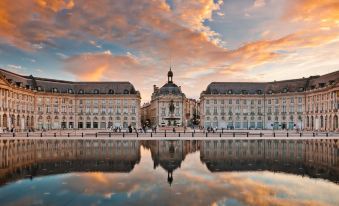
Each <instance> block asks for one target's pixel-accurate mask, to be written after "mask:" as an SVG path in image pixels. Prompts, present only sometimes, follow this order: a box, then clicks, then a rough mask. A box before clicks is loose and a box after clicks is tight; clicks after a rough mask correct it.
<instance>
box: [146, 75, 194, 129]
mask: <svg viewBox="0 0 339 206" xmlns="http://www.w3.org/2000/svg"><path fill="white" fill-rule="evenodd" d="M167 78H168V79H167V83H166V84H164V85H163V86H162V87H161V88H158V87H157V86H156V85H154V86H153V93H152V97H151V101H150V102H149V103H147V104H145V105H144V106H143V107H142V108H141V110H142V112H141V113H142V115H143V116H142V117H141V118H142V119H143V121H145V122H149V123H150V125H151V126H152V127H155V126H163V127H164V126H186V125H187V119H186V116H187V114H186V113H185V111H186V110H185V105H186V101H187V99H186V96H185V94H184V93H183V92H182V91H181V87H180V86H177V85H176V84H175V83H174V82H173V72H172V70H171V69H170V70H169V71H168V73H167Z"/></svg>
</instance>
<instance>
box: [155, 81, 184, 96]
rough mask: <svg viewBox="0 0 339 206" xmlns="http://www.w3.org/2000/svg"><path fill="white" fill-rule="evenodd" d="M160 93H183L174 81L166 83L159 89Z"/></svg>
mask: <svg viewBox="0 0 339 206" xmlns="http://www.w3.org/2000/svg"><path fill="white" fill-rule="evenodd" d="M159 93H160V94H181V93H182V92H181V90H180V88H179V87H178V86H177V85H176V84H174V83H170V82H169V83H166V84H165V85H164V86H162V87H161V88H160V90H159Z"/></svg>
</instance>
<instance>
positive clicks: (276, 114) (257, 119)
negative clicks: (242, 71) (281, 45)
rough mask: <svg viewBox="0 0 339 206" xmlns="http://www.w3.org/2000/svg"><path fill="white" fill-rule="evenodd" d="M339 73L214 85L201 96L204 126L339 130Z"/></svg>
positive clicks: (202, 123)
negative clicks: (283, 79)
mask: <svg viewBox="0 0 339 206" xmlns="http://www.w3.org/2000/svg"><path fill="white" fill-rule="evenodd" d="M338 97H339V71H336V72H333V73H329V74H326V75H322V76H311V77H309V78H301V79H293V80H285V81H274V82H212V83H211V84H209V85H208V87H207V88H206V90H205V91H203V92H202V93H201V96H200V113H201V126H203V127H205V128H207V127H212V128H224V129H306V130H321V131H325V130H338V115H339V113H338Z"/></svg>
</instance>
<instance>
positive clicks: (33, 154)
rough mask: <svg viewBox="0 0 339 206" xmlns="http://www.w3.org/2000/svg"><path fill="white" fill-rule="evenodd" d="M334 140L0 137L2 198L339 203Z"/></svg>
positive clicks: (4, 201)
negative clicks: (26, 138)
mask: <svg viewBox="0 0 339 206" xmlns="http://www.w3.org/2000/svg"><path fill="white" fill-rule="evenodd" d="M338 148H339V142H338V141H337V140H303V141H301V140H220V141H216V140H215V141H214V140H209V141H197V140H190V141H165V140H164V141H137V140H130V141H114V140H0V164H1V165H0V204H1V205H231V206H232V205H236V206H238V205H256V206H257V205H283V206H284V205H286V206H293V205H339V149H338Z"/></svg>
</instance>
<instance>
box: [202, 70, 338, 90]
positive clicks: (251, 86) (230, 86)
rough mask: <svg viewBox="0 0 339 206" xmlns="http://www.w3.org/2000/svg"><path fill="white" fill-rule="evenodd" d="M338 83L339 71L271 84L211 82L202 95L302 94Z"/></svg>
mask: <svg viewBox="0 0 339 206" xmlns="http://www.w3.org/2000/svg"><path fill="white" fill-rule="evenodd" d="M336 83H339V71H335V72H332V73H329V74H325V75H322V76H310V77H308V78H300V79H290V80H283V81H273V82H212V83H210V84H209V85H208V86H207V88H206V90H205V91H203V92H202V94H264V93H266V94H270V93H286V92H303V91H307V90H312V89H317V88H322V87H325V86H330V85H335V84H336Z"/></svg>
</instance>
